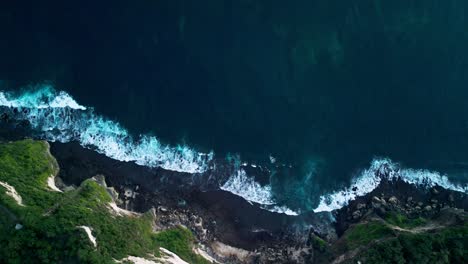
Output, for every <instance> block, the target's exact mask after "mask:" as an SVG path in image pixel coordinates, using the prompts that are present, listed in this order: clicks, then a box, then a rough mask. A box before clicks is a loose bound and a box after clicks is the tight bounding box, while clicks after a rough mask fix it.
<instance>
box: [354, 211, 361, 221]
mask: <svg viewBox="0 0 468 264" xmlns="http://www.w3.org/2000/svg"><path fill="white" fill-rule="evenodd" d="M361 216H362V214H361V211H354V212H353V219H354V220H357V219H359V218H361Z"/></svg>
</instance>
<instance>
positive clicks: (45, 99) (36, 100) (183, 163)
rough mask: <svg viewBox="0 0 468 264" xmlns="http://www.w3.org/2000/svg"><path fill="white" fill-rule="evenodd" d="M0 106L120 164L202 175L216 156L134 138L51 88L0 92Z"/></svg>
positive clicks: (47, 134) (46, 133) (49, 134)
mask: <svg viewBox="0 0 468 264" xmlns="http://www.w3.org/2000/svg"><path fill="white" fill-rule="evenodd" d="M0 107H3V110H5V111H3V112H8V113H9V115H11V116H12V117H13V118H14V119H16V120H27V121H28V122H29V123H30V124H31V127H32V128H33V129H34V130H37V131H38V132H39V133H40V135H41V137H43V138H44V139H46V140H49V141H60V142H70V141H75V140H76V141H78V142H79V143H80V144H81V145H82V146H84V147H87V148H92V149H94V150H95V151H97V152H99V153H101V154H104V155H106V156H108V157H110V158H113V159H117V160H120V161H134V162H135V163H137V164H139V165H144V166H149V167H161V168H163V169H166V170H172V171H179V172H188V173H201V172H204V171H206V170H207V166H208V165H207V164H208V163H209V161H210V160H211V159H212V157H213V153H209V154H206V153H199V152H196V151H194V150H192V149H191V148H189V147H187V146H176V147H173V146H169V145H164V144H162V143H161V142H160V141H159V140H158V139H157V138H156V137H153V136H140V137H139V138H138V139H134V138H133V137H132V136H131V135H129V133H128V131H127V130H126V129H125V128H123V127H122V126H121V125H120V124H119V123H117V122H114V121H112V120H108V119H106V118H104V117H102V116H100V115H97V114H95V113H94V111H93V109H92V108H87V107H85V106H82V105H80V104H78V103H77V102H76V101H75V100H74V99H73V98H72V97H71V96H70V95H69V94H67V93H66V92H63V91H61V92H57V91H55V90H54V89H53V88H52V86H50V85H41V86H39V87H36V88H35V89H34V90H33V91H29V92H24V93H22V94H15V93H9V92H0Z"/></svg>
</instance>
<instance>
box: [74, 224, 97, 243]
mask: <svg viewBox="0 0 468 264" xmlns="http://www.w3.org/2000/svg"><path fill="white" fill-rule="evenodd" d="M77 227H78V228H81V229H83V230H84V231H85V232H86V234H87V235H88V238H89V241H91V243H92V244H93V246H94V247H96V246H97V243H96V238H95V237H94V236H93V233H92V232H91V228H90V227H89V226H77Z"/></svg>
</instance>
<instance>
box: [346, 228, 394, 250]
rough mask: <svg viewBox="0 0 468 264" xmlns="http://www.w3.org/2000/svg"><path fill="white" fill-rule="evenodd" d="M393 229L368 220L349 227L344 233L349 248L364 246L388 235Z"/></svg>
mask: <svg viewBox="0 0 468 264" xmlns="http://www.w3.org/2000/svg"><path fill="white" fill-rule="evenodd" d="M392 234H393V231H392V230H391V229H390V228H389V227H387V226H386V225H385V224H383V223H380V222H368V223H363V224H357V225H355V226H354V227H351V228H350V229H349V230H348V231H347V232H346V234H345V236H346V242H347V246H348V248H349V249H354V248H357V247H359V246H365V245H367V244H368V243H369V242H371V241H374V240H376V239H381V238H384V237H388V236H390V235H392Z"/></svg>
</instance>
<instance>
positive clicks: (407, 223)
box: [385, 213, 427, 228]
mask: <svg viewBox="0 0 468 264" xmlns="http://www.w3.org/2000/svg"><path fill="white" fill-rule="evenodd" d="M385 221H387V223H389V224H391V225H395V226H399V227H401V228H414V227H418V226H422V225H424V224H426V222H427V221H426V220H425V219H424V218H422V217H418V218H415V219H410V218H408V217H406V216H405V215H402V214H399V213H388V214H387V215H386V216H385Z"/></svg>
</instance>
